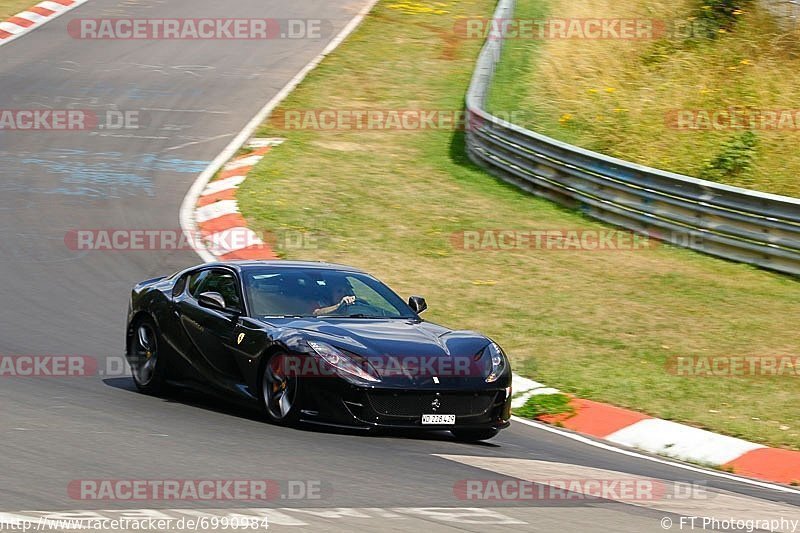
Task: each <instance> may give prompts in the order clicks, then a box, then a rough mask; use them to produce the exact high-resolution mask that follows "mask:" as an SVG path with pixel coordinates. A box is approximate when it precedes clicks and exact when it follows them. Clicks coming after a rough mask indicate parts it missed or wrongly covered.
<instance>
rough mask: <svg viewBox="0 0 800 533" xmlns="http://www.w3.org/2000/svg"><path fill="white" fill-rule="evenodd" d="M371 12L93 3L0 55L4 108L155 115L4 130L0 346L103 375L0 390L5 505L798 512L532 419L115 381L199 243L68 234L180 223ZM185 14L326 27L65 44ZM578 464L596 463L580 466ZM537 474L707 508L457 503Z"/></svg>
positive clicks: (486, 517)
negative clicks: (674, 492)
mask: <svg viewBox="0 0 800 533" xmlns="http://www.w3.org/2000/svg"><path fill="white" fill-rule="evenodd" d="M362 6H363V2H361V1H355V0H353V1H347V0H328V1H321V0H320V1H313V0H294V1H292V2H283V1H277V0H239V1H237V2H219V1H208V0H172V1H169V2H166V1H163V0H162V1H156V0H143V1H118V0H92V1H91V2H89V3H87V4H85V5H83V6H81V7H80V8H78V9H76V10H75V11H72V12H71V13H69V14H67V15H65V16H63V17H61V18H59V19H58V20H56V21H54V22H51V23H50V24H47V25H46V26H44V27H43V28H41V29H38V30H36V31H34V32H32V33H31V34H29V35H27V36H25V37H23V38H21V39H18V40H16V41H15V42H13V43H10V44H8V45H6V46H2V47H0V109H25V108H53V109H64V108H72V109H96V110H106V109H117V110H140V111H142V113H143V115H144V116H146V118H147V127H145V128H142V129H139V130H124V131H108V130H105V131H104V130H100V131H83V132H71V133H66V132H59V133H46V132H26V133H23V132H12V131H2V132H0V303H1V304H2V305H0V354H4V355H9V354H65V355H73V354H82V355H88V356H92V357H96V358H98V360H99V361H100V370H101V371H103V372H105V373H106V374H107V375H97V376H93V377H71V378H67V377H64V378H0V431H2V461H1V462H0V465H2V467H0V512H8V513H18V512H22V511H26V512H32V511H42V512H53V511H78V510H82V511H85V510H97V509H102V510H108V512H107V515H108V516H111V515H115V513H116V515H115V516H119V515H120V514H121V513H122V512H123V511H124V510H142V509H149V510H151V511H149V512H150V513H153V512H154V511H152V510H162V514H161V516H175V515H176V513H177V514H180V513H181V512H184V511H176V509H182V510H186V509H195V510H197V509H217V510H216V511H208V512H209V513H210V514H214V513H216V514H217V515H220V514H224V513H225V512H228V511H230V510H231V509H239V510H242V509H247V508H250V509H251V511H250V512H251V514H253V515H259V514H260V513H264V512H266V511H263V510H262V508H266V507H271V508H283V509H284V510H282V511H281V512H279V513H278V512H273V513H272V514H271V515H270V517H271V520H272V527H273V528H275V529H281V528H284V527H285V528H287V529H291V528H293V529H295V530H297V529H298V528H299V529H309V530H311V529H320V528H324V529H325V530H339V529H341V530H343V531H344V530H352V529H355V528H359V529H368V530H372V529H381V530H409V529H418V528H421V527H423V528H426V529H429V530H437V531H438V530H458V529H467V530H474V531H487V530H494V529H497V530H520V531H533V530H541V531H552V530H561V531H663V529H662V526H661V520H662V519H663V518H664V517H669V518H671V519H673V520H674V524H676V525H674V528H675V530H678V526H677V524H678V523H679V520H680V519H679V515H696V516H704V515H706V514H709V513H710V512H711V510H712V509H714V514H715V515H716V516H719V515H724V514H726V513H727V511H730V512H731V513H738V514H741V513H748V512H751V513H754V514H756V513H760V514H759V516H762V515H763V516H770V517H773V518H776V519H777V518H780V517H784V518H786V519H789V518H793V519H798V518H800V508H798V507H797V506H798V505H800V497H798V495H797V494H792V493H786V492H780V491H776V490H772V489H769V488H764V487H756V486H752V485H748V484H745V483H742V482H739V481H736V480H732V479H726V478H721V477H717V476H713V475H710V474H705V473H698V472H693V471H689V470H685V469H681V468H677V467H674V466H670V465H666V464H660V463H656V462H651V461H648V460H645V459H642V458H637V457H630V456H627V455H622V454H618V453H614V452H612V451H608V450H604V449H601V448H597V447H593V446H589V445H587V444H585V443H581V442H577V441H574V440H571V439H569V438H567V437H565V436H562V435H559V434H555V433H552V432H549V431H546V430H543V429H540V428H536V427H530V426H527V425H523V424H520V423H515V424H513V425H512V427H511V428H510V429H508V430H506V431H504V432H502V433H501V435H500V436H499V437H497V438H496V439H494V440H492V441H491V442H490V443H486V444H479V445H465V444H460V443H456V442H453V441H452V440H451V439H450V437H449V434H447V433H442V434H433V435H375V436H363V435H360V434H353V433H337V432H324V431H319V430H314V429H286V428H279V427H275V426H272V425H269V424H267V423H265V422H264V421H263V420H262V419H261V418H260V416H259V415H258V413H255V412H251V411H248V410H246V409H242V408H240V407H237V406H232V405H228V404H226V403H224V402H221V401H220V400H218V399H215V398H211V397H206V396H203V395H199V394H195V393H183V392H178V393H175V394H172V395H170V396H169V397H167V398H154V397H147V396H143V395H141V394H138V393H137V392H135V391H134V388H133V384H132V382H131V380H130V379H129V378H128V377H127V376H119V375H115V374H114V373H113V372H107V370H109V369H110V368H109V367H107V365H111V366H112V367H113V366H114V362H115V361H116V360H118V358H119V357H120V356H121V354H122V351H123V329H124V322H125V308H126V299H127V295H128V291H129V289H130V287H131V285H132V284H134V283H135V282H137V281H139V280H142V279H146V278H148V277H152V276H156V275H161V274H165V273H169V272H171V271H174V270H177V269H179V268H182V267H185V266H188V265H191V264H194V263H196V262H198V258H197V256H196V255H195V254H194V253H193V252H191V251H178V252H99V251H94V252H85V251H84V252H79V251H74V250H71V249H69V247H68V246H66V245H65V242H64V237H65V234H66V232H67V231H69V230H71V229H78V228H81V229H87V228H98V229H99V228H160V229H178V228H179V221H178V209H179V207H180V204H181V201H182V199H183V196H184V195H185V193H186V191H187V190H188V189H189V187H190V185H191V184H192V182H193V181H194V179H195V178H196V176H197V175H198V174H199V173H200V172H201V171H202V170H203V168H205V166H206V165H207V164H208V163H209V162H210V161H211V160H212V159H213V158H214V157H215V156H216V155H217V154H218V153H219V152H220V151H221V150H222V149H223V148H224V147H225V146H226V145H227V144H228V143H229V142H230V140H231V139H232V138H233V137H234V136H235V135H236V134H237V133H238V132H239V131H240V130H241V129H242V127H244V125H245V124H246V123H247V122H248V121H249V120H250V118H251V117H252V116H253V115H254V114H255V113H256V112H257V111H258V109H259V108H260V107H261V106H262V105H263V104H264V102H266V101H267V100H269V99H270V98H271V97H272V96H274V95H275V94H276V93H277V92H278V91H279V90H280V89H281V88H282V87H283V86H284V85H285V84H286V83H287V82H288V81H289V80H290V79H291V78H292V77H293V76H294V75H295V74H296V73H297V72H298V71H300V70H301V69H302V68H303V66H304V65H305V64H307V63H308V62H309V61H311V60H312V59H313V58H314V57H315V56H316V55H317V54H318V53H319V52H320V51H321V50H322V49H323V48H324V47H325V45H326V44H327V42H329V40H330V39H331V38H332V37H333V34H334V33H335V32H338V31H339V30H340V29H341V28H342V27H344V26H345V25H346V24H347V23H348V21H349V20H351V19H352V17H354V16H355V14H356V13H357V12H358V10H359V9H360V8H361V7H362ZM186 16H192V17H201V16H202V17H234V18H235V17H241V18H249V17H274V18H315V19H327V20H329V21H331V23H332V26H331V31H328V32H327V33H328V34H327V35H326V36H325V38H323V39H299V40H292V39H277V40H270V41H186V42H183V41H181V42H174V41H147V42H142V41H104V42H96V41H80V40H75V39H72V38H71V37H70V36H69V35H68V33H67V30H66V28H67V24H68V22H69V20H71V19H73V18H77V17H186ZM333 30H335V31H333ZM421 289H424V287H422V288H421ZM106 361H110V362H108V363H107V362H106ZM442 455H448V456H458V457H450V458H446V457H442ZM498 458H499V459H501V460H500V461H499V462H497V461H494V462H491V463H487V460H488V459H493V460H494V459H498ZM514 459H515V460H519V461H511V460H514ZM539 461H544V462H547V463H552V465H551V466H552V467H553V468H555V470H548V468H544V467H543V466H542V465H543V464H542V463H539ZM581 467H592V468H596V469H602V471H597V472H594V473H588V474H587V471H585V470H581ZM543 471H546V472H550V474H549V475H550V476H551V478H559V479H587V478H591V477H596V478H603V477H604V476H605V477H611V476H617V477H618V476H620V475H621V476H628V477H630V476H646V477H649V478H656V479H659V480H668V481H680V482H687V483H699V484H703V485H704V486H707V487H708V488H709V490H710V491H711V495H712V496H713V497H711V498H703V499H698V500H697V501H695V500H690V501H686V502H685V503H681V504H679V505H677V506H676V504H675V502H672V503H671V506H666V507H665V505H666V504H664V502H644V503H642V502H638V503H637V504H630V503H624V502H619V501H613V500H611V501H606V500H602V501H584V500H568V501H558V500H557V501H535V502H532V501H507V502H500V503H498V502H492V501H463V500H460V499H459V498H457V497H456V495H455V493H454V486H455V485H456V484H457V483H458V482H459V481H460V480H467V479H472V480H476V479H477V480H481V479H513V478H512V477H509V474H511V475H514V476H520V477H523V478H524V477H525V476H526V475H531V476H534V477H535V476H536V475H537V472H538V473H541V472H543ZM81 479H148V480H153V479H274V480H284V481H286V480H295V481H301V480H305V481H309V482H312V483H316V482H319V483H320V484H321V486H322V487H324V490H323V498H322V499H313V500H312V499H292V498H288V499H278V500H276V501H272V502H268V503H267V504H264V502H261V503H258V502H242V501H217V502H192V501H181V502H175V501H139V500H135V501H97V500H76V499H74V498H73V497H71V496H70V494H69V493H68V490H67V487H68V486H69V483H70V482H71V481H73V480H81ZM775 502H777V503H775ZM662 504H663V505H662ZM254 508H257V509H254ZM433 508H443V510H442V509H433ZM456 508H460V510H452V509H456ZM287 509H288V510H287ZM331 509H338V510H336V511H331ZM665 509H666V510H665ZM167 510H168V511H167ZM142 512H144V511H140V513H142ZM242 512H245V511H242ZM144 513H145V514H146V512H144ZM698 529H699V528H698ZM683 530H688V528H687V527H684V528H683Z"/></svg>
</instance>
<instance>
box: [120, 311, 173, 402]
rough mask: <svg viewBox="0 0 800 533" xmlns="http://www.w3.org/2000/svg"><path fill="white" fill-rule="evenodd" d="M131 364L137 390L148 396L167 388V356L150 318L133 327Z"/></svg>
mask: <svg viewBox="0 0 800 533" xmlns="http://www.w3.org/2000/svg"><path fill="white" fill-rule="evenodd" d="M130 350H131V353H130V356H129V362H130V364H131V374H132V375H133V382H134V384H135V385H136V388H137V389H139V390H140V391H141V392H144V393H146V394H158V393H161V392H163V391H164V389H165V388H166V377H167V376H166V374H167V372H166V367H167V361H166V357H165V354H164V353H162V352H163V351H164V350H162V347H161V335H159V333H158V327H157V326H156V324H155V322H153V320H152V319H150V318H142V319H139V320H137V321H136V324H135V325H134V327H133V339H132V340H131V348H130Z"/></svg>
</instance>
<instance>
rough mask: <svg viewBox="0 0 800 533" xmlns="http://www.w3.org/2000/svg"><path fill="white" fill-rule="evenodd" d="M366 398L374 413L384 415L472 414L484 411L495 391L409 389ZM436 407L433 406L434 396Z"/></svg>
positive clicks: (493, 398) (487, 407)
mask: <svg viewBox="0 0 800 533" xmlns="http://www.w3.org/2000/svg"><path fill="white" fill-rule="evenodd" d="M367 396H368V397H369V402H370V404H371V405H372V408H373V409H374V410H375V412H376V413H378V414H380V415H384V416H420V415H422V414H437V413H439V414H443V415H456V416H475V415H482V414H484V413H486V412H487V411H488V410H489V409H490V408H491V407H492V404H493V403H494V401H495V398H497V392H490V393H485V392H484V393H447V392H442V393H438V394H437V393H435V392H430V393H420V392H415V391H409V392H370V393H368V394H367ZM437 399H438V400H439V404H440V405H439V407H438V408H436V409H434V407H433V404H434V403H435V400H437Z"/></svg>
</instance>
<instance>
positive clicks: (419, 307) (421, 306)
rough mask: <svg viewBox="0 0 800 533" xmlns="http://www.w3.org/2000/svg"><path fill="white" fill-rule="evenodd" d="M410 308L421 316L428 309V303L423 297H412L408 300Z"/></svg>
mask: <svg viewBox="0 0 800 533" xmlns="http://www.w3.org/2000/svg"><path fill="white" fill-rule="evenodd" d="M408 306H409V307H410V308H411V309H413V310H414V312H415V313H417V314H419V313H421V312H423V311H424V310H426V309H427V308H428V303H427V302H426V301H425V298H423V297H422V296H412V297H411V298H409V299H408Z"/></svg>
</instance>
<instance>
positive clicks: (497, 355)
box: [484, 342, 507, 383]
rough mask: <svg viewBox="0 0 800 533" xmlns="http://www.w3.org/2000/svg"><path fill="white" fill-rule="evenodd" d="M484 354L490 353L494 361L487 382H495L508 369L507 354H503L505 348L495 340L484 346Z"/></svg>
mask: <svg viewBox="0 0 800 533" xmlns="http://www.w3.org/2000/svg"><path fill="white" fill-rule="evenodd" d="M484 354H486V355H488V356H489V357H490V358H491V361H492V370H491V372H489V375H488V376H487V377H486V383H494V382H495V381H497V380H498V378H499V377H500V376H502V375H503V372H505V370H506V366H507V363H506V356H505V355H504V354H503V350H501V349H500V347H499V346H498V345H497V344H495V343H493V342H492V343H490V344H489V346H487V347H486V348H484Z"/></svg>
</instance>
